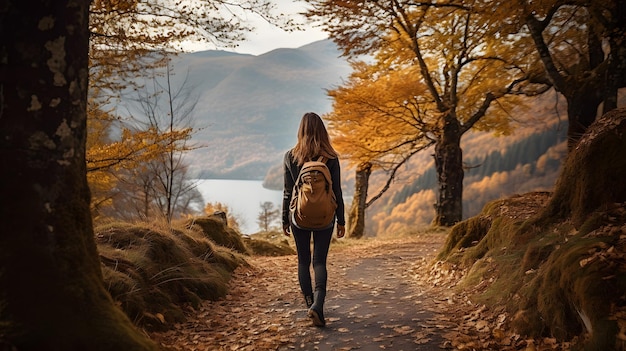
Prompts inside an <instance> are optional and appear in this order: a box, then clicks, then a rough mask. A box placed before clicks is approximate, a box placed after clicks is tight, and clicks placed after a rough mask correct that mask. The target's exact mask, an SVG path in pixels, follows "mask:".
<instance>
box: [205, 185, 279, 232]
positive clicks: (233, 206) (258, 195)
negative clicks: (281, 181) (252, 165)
mask: <svg viewBox="0 0 626 351" xmlns="http://www.w3.org/2000/svg"><path fill="white" fill-rule="evenodd" d="M196 182H197V184H198V191H200V194H202V197H203V198H204V203H205V204H206V203H209V202H211V203H216V202H220V203H222V204H224V205H226V206H228V207H229V208H230V210H231V211H232V213H231V215H233V216H234V217H235V218H237V222H238V223H239V227H240V229H241V233H242V234H252V233H256V232H258V231H259V230H260V228H259V225H258V223H257V217H258V216H259V213H260V212H261V204H262V203H264V202H266V201H269V202H271V203H273V204H274V208H275V209H279V210H281V209H282V201H283V200H282V199H283V192H282V190H280V191H278V190H269V189H266V188H264V187H263V181H261V180H232V179H197V180H196ZM275 225H277V226H280V225H281V222H280V221H277V222H276V223H275Z"/></svg>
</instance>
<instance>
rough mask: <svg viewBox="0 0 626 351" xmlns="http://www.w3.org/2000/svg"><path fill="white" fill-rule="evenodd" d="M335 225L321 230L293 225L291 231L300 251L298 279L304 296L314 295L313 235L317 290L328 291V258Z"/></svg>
mask: <svg viewBox="0 0 626 351" xmlns="http://www.w3.org/2000/svg"><path fill="white" fill-rule="evenodd" d="M333 229H334V226H331V227H330V228H328V229H324V230H319V231H310V230H304V229H299V228H296V227H295V226H293V225H292V226H291V232H292V233H293V238H294V240H295V242H296V250H297V251H298V281H299V282H300V289H302V293H303V294H304V296H312V295H313V287H312V286H311V270H310V269H311V268H310V267H311V235H313V272H314V273H315V290H316V291H323V292H326V279H327V273H326V258H327V257H328V248H329V247H330V240H331V238H332V236H333Z"/></svg>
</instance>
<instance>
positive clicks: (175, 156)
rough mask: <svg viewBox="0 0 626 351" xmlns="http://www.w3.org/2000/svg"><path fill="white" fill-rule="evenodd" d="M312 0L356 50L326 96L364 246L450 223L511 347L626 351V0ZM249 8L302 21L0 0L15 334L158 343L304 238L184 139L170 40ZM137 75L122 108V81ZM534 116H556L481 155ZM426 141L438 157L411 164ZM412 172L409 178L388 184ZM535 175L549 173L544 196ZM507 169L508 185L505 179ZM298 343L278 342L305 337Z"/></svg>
mask: <svg viewBox="0 0 626 351" xmlns="http://www.w3.org/2000/svg"><path fill="white" fill-rule="evenodd" d="M305 2H306V3H307V5H308V7H307V10H306V12H305V13H304V16H305V17H306V20H307V21H309V22H310V23H312V24H315V25H318V26H320V27H321V28H322V29H323V30H324V31H325V32H326V33H328V35H329V38H330V39H331V40H332V41H333V42H334V43H335V44H336V45H337V46H338V47H339V48H340V50H341V52H342V55H344V56H345V57H347V58H349V59H351V67H352V73H351V74H350V76H349V77H348V78H347V79H345V80H344V81H343V82H342V83H341V84H339V85H338V86H333V87H328V90H327V94H328V97H329V98H330V99H331V100H332V111H331V112H329V113H326V114H324V115H323V116H322V117H323V118H324V120H325V121H326V123H327V125H328V129H329V131H330V134H331V137H332V140H333V144H334V146H335V147H336V148H337V150H338V151H339V153H340V154H341V155H342V157H343V161H344V162H346V163H347V165H348V168H349V169H354V170H355V171H354V173H353V175H351V176H350V177H353V180H351V182H352V184H354V191H353V197H352V201H351V203H350V204H347V206H346V210H347V213H346V215H347V216H346V217H347V239H346V240H345V244H343V245H348V246H349V245H350V243H351V242H352V243H355V244H354V245H355V248H356V247H361V248H364V250H366V249H367V247H368V246H367V245H368V244H367V243H363V242H364V241H365V237H367V236H374V237H376V236H381V237H382V236H389V235H392V236H393V235H394V234H395V235H397V236H398V238H396V239H395V240H402V239H401V238H402V235H406V234H407V233H409V235H410V234H411V231H413V233H414V235H418V234H417V233H419V232H420V230H424V229H426V230H429V231H433V232H434V233H445V235H446V239H445V242H443V243H442V245H441V247H440V249H439V251H438V253H437V255H436V257H434V258H433V259H434V261H433V263H432V265H430V266H429V267H428V271H429V272H430V274H432V275H434V276H441V275H442V274H443V275H448V272H457V273H459V274H460V275H461V276H459V277H457V276H456V275H454V274H457V273H454V274H452V276H454V278H455V279H457V278H458V284H457V283H453V284H452V285H453V286H455V287H457V288H458V289H460V290H458V292H459V293H461V291H462V290H463V289H466V290H467V291H471V293H472V299H474V301H480V302H479V303H481V304H484V305H485V306H486V307H485V308H486V309H487V308H491V309H492V310H495V311H499V312H500V314H501V315H502V316H504V317H503V319H502V322H501V323H499V324H498V328H497V329H498V330H501V328H503V327H504V322H505V321H506V322H507V325H506V332H507V333H509V334H508V335H510V338H509V345H511V344H514V346H520V347H521V345H522V344H518V342H520V340H542V342H543V344H542V345H544V346H545V345H546V343H548V342H547V341H546V338H547V339H550V340H555V342H558V343H561V345H569V346H567V347H568V348H569V347H570V346H571V347H572V348H574V349H576V348H578V349H588V350H612V349H616V350H624V349H625V348H626V346H625V345H626V336H624V335H625V333H626V319H625V316H626V310H625V306H626V303H625V298H624V294H623V291H625V289H626V266H625V265H624V262H625V261H624V258H625V257H626V254H625V253H626V242H625V238H626V232H625V230H626V229H625V227H624V223H625V220H626V215H625V213H626V209H625V207H624V204H625V203H626V185H625V183H624V182H623V179H624V176H625V173H626V163H625V160H624V157H623V151H624V150H625V149H626V145H625V143H624V140H625V139H624V132H625V130H624V129H625V128H626V115H625V113H624V109H623V102H622V101H621V100H620V99H619V96H620V94H619V92H620V89H622V88H623V87H625V86H626V67H625V65H626V40H625V38H626V4H625V3H624V2H623V1H617V0H611V1H604V2H597V1H591V0H575V1H561V0H546V1H526V0H515V1H498V2H494V1H487V0H458V1H456V0H446V1H429V2H418V3H416V2H413V1H374V2H373V1H366V0H360V1H335V0H306V1H305ZM246 16H259V17H260V18H263V19H265V20H266V21H268V22H270V23H273V24H274V25H276V26H278V27H280V28H283V29H285V30H298V28H299V25H300V24H299V23H298V22H297V21H294V20H293V19H291V18H288V17H286V16H283V15H282V14H281V13H280V12H279V11H278V10H277V9H276V7H275V5H274V4H273V3H272V1H270V0H242V1H238V2H234V3H232V2H229V1H221V0H201V1H185V0H181V1H174V2H165V3H163V2H161V1H153V0H140V1H108V0H102V1H83V0H73V1H55V2H44V3H40V4H37V6H32V4H31V3H29V2H24V1H17V0H8V1H6V2H5V3H4V4H3V5H2V6H0V35H1V40H0V48H1V50H0V57H1V58H2V59H1V60H0V67H1V68H0V77H1V79H0V82H1V83H0V133H1V137H0V151H1V152H2V157H0V159H1V160H2V167H0V169H2V171H1V172H2V179H3V180H4V181H3V185H2V188H1V190H0V193H1V194H2V197H3V200H4V201H6V202H5V205H3V207H2V212H1V217H0V222H1V223H2V225H3V230H2V234H1V235H0V346H1V347H2V349H6V350H42V349H46V350H84V349H91V350H157V349H161V348H162V347H163V346H164V342H160V343H159V342H157V341H155V340H156V339H158V335H156V334H150V333H154V332H156V331H158V330H167V329H171V328H175V326H176V325H180V324H177V323H182V322H183V321H184V320H185V319H186V317H188V316H189V314H188V313H190V312H189V310H196V311H201V310H202V306H212V305H205V304H204V301H211V300H214V301H215V300H219V299H228V296H231V295H229V290H228V289H229V286H230V285H229V284H231V282H236V280H235V279H234V278H233V277H238V275H237V272H241V269H246V266H247V267H251V265H250V264H249V263H247V262H265V261H263V259H258V258H255V255H259V252H263V254H260V255H267V256H272V255H293V251H292V248H291V246H290V244H289V242H288V241H285V240H286V239H283V240H278V241H277V240H273V241H272V240H267V242H265V241H263V242H261V241H257V240H253V239H252V238H246V237H243V236H241V235H240V234H239V233H238V232H237V228H236V225H232V224H231V225H229V218H228V214H227V213H225V212H227V209H224V208H222V207H220V204H204V203H202V200H201V197H200V198H199V197H198V192H197V190H195V189H194V187H193V183H192V182H191V179H190V175H189V173H188V164H187V163H186V159H185V155H186V153H188V152H189V151H190V150H193V149H194V148H196V147H197V146H196V145H194V144H193V143H192V142H191V140H192V136H193V134H194V133H195V132H197V130H198V129H199V128H202V127H198V126H194V125H193V123H192V119H191V118H190V117H191V116H192V112H193V109H194V107H195V105H196V104H197V103H198V101H197V100H196V99H195V98H194V96H193V94H191V93H190V92H189V89H190V88H191V87H190V86H188V85H185V84H184V82H183V83H182V84H180V85H178V84H174V83H173V82H172V80H171V70H172V68H171V66H170V62H171V58H172V57H173V55H176V53H177V52H181V50H182V44H183V43H184V42H185V41H188V40H196V41H206V42H209V43H214V44H215V45H219V46H222V47H229V46H233V45H236V43H237V42H238V41H240V40H242V39H243V38H244V36H245V33H250V32H252V31H253V30H254V28H252V27H251V26H249V25H248V24H247V22H246V20H245V19H246ZM16 29H17V30H16ZM363 55H368V57H370V58H371V59H368V60H366V61H363V60H360V59H359V58H361V57H363ZM139 77H141V79H139ZM142 82H143V83H142ZM129 92H130V94H131V96H129V97H127V98H129V99H130V100H131V101H133V102H134V103H133V104H132V105H130V106H125V107H124V108H127V109H128V112H129V114H130V117H122V114H120V113H119V110H118V109H119V108H121V107H120V106H116V105H115V103H114V101H115V100H116V99H118V98H119V97H120V95H121V94H128V93H129ZM546 94H552V95H546ZM546 96H552V97H553V98H554V96H556V97H557V99H559V100H560V101H564V109H565V111H564V115H565V116H566V118H567V123H566V128H567V129H566V130H565V131H563V130H562V129H560V128H557V127H556V126H557V124H558V123H557V122H555V121H554V120H549V121H540V122H539V121H537V120H536V119H533V118H532V117H534V116H533V112H532V111H533V109H535V108H539V109H545V108H546V105H545V104H539V103H538V101H540V100H538V99H540V98H545V97H546ZM548 100H549V99H548ZM553 101H554V100H553ZM112 106H113V107H112ZM520 116H530V117H531V118H529V119H528V120H520ZM532 123H541V125H542V126H548V127H547V128H545V129H544V131H543V133H539V134H534V135H533V136H532V137H529V138H525V139H519V142H512V143H510V144H508V145H507V146H506V147H502V148H494V149H493V150H490V151H489V152H488V153H486V156H485V155H483V156H480V155H478V156H477V155H476V154H472V152H471V151H469V150H472V149H474V150H477V149H479V148H480V146H481V135H487V134H488V135H497V136H500V137H502V138H507V137H508V136H510V135H514V134H515V132H516V131H518V132H519V131H522V130H523V127H522V126H523V125H525V124H526V125H529V124H532ZM522 134H523V132H522ZM559 141H562V142H559ZM472 143H474V144H472ZM466 150H467V151H466ZM540 155H551V156H550V157H543V156H540ZM537 157H539V159H537ZM420 158H421V160H422V161H423V160H430V161H429V162H431V164H432V168H425V167H424V168H420V169H417V168H416V167H414V162H417V160H418V159H420ZM407 169H408V170H410V172H413V173H414V174H413V175H412V176H410V177H409V176H406V175H404V176H402V177H403V179H410V182H406V185H405V186H403V187H402V189H401V190H400V191H395V192H394V193H392V192H388V191H389V189H390V187H391V186H392V184H394V181H396V180H398V179H400V177H401V174H402V172H403V171H406V170H407ZM431 169H432V171H431ZM496 170H497V171H496ZM546 174H549V175H546ZM524 178H528V179H533V180H538V179H542V180H543V181H545V183H543V184H534V185H533V186H534V187H533V188H532V189H536V187H541V186H545V187H546V188H547V189H545V191H531V192H525V193H524V191H527V190H526V189H525V188H524V186H521V184H522V180H523V179H524ZM472 179H474V180H478V179H480V180H479V181H471V180H472ZM550 181H552V182H553V183H552V185H553V186H552V185H551V184H550ZM488 183H493V184H496V183H497V184H500V185H501V186H503V187H504V188H507V191H506V192H502V193H500V194H487V193H488V190H486V189H490V188H491V187H492V184H488ZM426 189H430V190H426ZM492 196H495V197H496V199H495V200H493V197H492ZM498 196H500V197H501V198H497V197H498ZM390 199H392V200H390ZM468 199H474V200H475V201H474V202H471V203H472V204H473V205H472V206H469V205H466V204H468V203H469V202H468V201H467V200H468ZM7 204H8V205H7ZM415 204H418V206H415ZM375 206H378V207H379V211H378V212H377V213H378V214H377V215H378V216H380V218H372V219H373V220H375V221H376V223H377V226H375V225H374V224H373V222H372V219H370V218H368V214H369V211H370V210H371V209H373V208H375ZM224 210H226V211H224ZM203 212H204V213H203ZM385 221H387V222H385ZM411 227H412V229H411ZM417 228H420V230H417ZM368 232H372V233H368ZM266 234H267V236H266V237H267V238H273V235H274V234H272V233H266ZM274 236H275V235H274ZM413 240H414V238H413ZM339 249H341V245H339ZM344 249H345V250H347V252H350V250H351V248H350V247H348V248H344ZM415 249H416V250H417V249H418V247H415ZM258 260H261V261H258ZM276 262H278V261H276ZM352 263H354V262H352ZM403 264H406V265H410V264H411V262H404V263H403ZM252 266H253V265H252ZM400 267H401V265H400ZM237 269H240V270H239V271H237ZM250 275H254V274H250ZM426 281H429V280H428V279H426ZM278 289H280V288H278ZM383 290H384V289H383ZM433 293H434V292H433ZM413 297H414V296H413V295H411V298H413ZM416 302H417V301H416ZM477 303H478V302H477ZM286 305H287V304H286ZM487 306H490V307H487ZM274 311H275V310H274ZM204 318H205V319H207V320H208V323H209V325H211V323H218V322H219V321H217V320H211V313H210V312H209V313H208V316H207V315H205V317H204ZM335 322H341V319H338V320H335ZM481 329H484V328H481ZM277 330H279V328H278V327H276V328H269V327H268V328H266V329H265V330H264V331H266V332H274V331H277ZM337 330H338V332H343V331H345V330H347V328H344V327H341V328H339V329H337ZM394 330H397V331H396V333H397V334H399V335H404V334H408V333H409V332H407V333H403V331H405V330H411V331H410V332H413V331H414V330H413V329H412V328H409V329H406V328H400V329H397V328H396V329H394ZM489 330H490V331H491V330H493V332H495V329H492V328H490V329H489ZM187 332H188V333H189V332H191V331H189V330H188V331H187ZM502 333H505V331H502ZM492 334H493V333H492ZM524 338H526V339H524ZM277 340H278V342H279V345H278V346H268V349H279V348H280V346H281V345H282V346H285V345H286V343H289V342H295V343H297V340H296V341H293V340H283V339H280V338H279V339H277ZM511 340H514V341H515V342H511ZM457 341H458V340H457ZM500 341H502V338H500V337H498V336H496V335H495V334H493V335H492V340H490V341H489V342H487V343H484V344H483V346H481V347H482V348H483V349H493V347H495V346H494V345H498V343H500ZM263 343H264V344H263V345H265V343H268V341H267V340H263ZM280 343H282V344H280ZM549 344H550V345H554V343H553V342H552V341H550V342H549ZM207 345H208V344H207ZM442 345H445V343H443V344H442ZM457 345H460V344H458V343H457ZM472 345H473V346H471V347H470V348H469V349H477V348H478V346H476V344H472ZM533 345H534V342H528V341H523V347H525V349H526V350H531V346H532V347H534V346H533ZM172 348H173V349H177V348H176V347H172ZM212 348H213V347H212V346H206V347H205V349H212ZM562 348H563V349H565V348H566V347H565V346H563V347H562ZM179 349H180V348H179ZM231 349H232V348H231ZM235 349H236V348H235ZM241 349H255V344H254V341H253V340H252V341H250V342H249V344H248V345H247V346H246V347H245V348H244V347H242V348H241ZM457 349H458V347H457ZM546 349H547V348H546Z"/></svg>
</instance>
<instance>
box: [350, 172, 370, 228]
mask: <svg viewBox="0 0 626 351" xmlns="http://www.w3.org/2000/svg"><path fill="white" fill-rule="evenodd" d="M371 174H372V164H371V163H369V162H366V163H362V164H360V165H359V166H358V167H357V169H356V182H355V185H354V188H355V189H354V198H353V199H352V205H351V206H350V213H349V215H348V237H349V238H356V239H359V238H362V237H363V235H364V234H365V204H366V202H367V189H368V186H369V179H370V175H371Z"/></svg>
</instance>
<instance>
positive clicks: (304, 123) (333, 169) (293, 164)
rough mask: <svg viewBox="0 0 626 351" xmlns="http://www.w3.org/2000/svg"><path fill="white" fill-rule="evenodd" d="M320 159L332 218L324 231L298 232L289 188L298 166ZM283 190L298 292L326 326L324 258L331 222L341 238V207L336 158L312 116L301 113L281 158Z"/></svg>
mask: <svg viewBox="0 0 626 351" xmlns="http://www.w3.org/2000/svg"><path fill="white" fill-rule="evenodd" d="M320 156H322V157H324V159H326V160H328V161H326V165H327V166H328V169H329V170H330V173H331V178H332V183H333V192H334V193H335V197H336V199H337V209H336V210H335V218H334V219H333V220H332V222H331V223H330V224H329V226H328V227H327V228H324V229H316V230H311V229H305V228H299V227H298V226H297V225H296V224H295V223H294V222H295V221H293V220H292V219H291V218H290V214H289V204H290V202H291V197H292V192H293V187H294V184H295V182H296V179H297V178H298V174H299V173H300V169H301V168H302V165H303V164H304V163H305V162H307V161H310V160H317V159H318V158H319V157H320ZM284 164H285V186H284V189H283V212H282V216H283V232H284V233H285V235H287V236H289V235H290V234H293V237H294V240H295V242H296V250H297V252H298V280H299V282H300V289H301V290H302V294H303V295H304V300H305V303H306V305H307V308H309V310H308V313H307V314H308V316H309V318H311V320H312V321H313V324H314V325H316V326H318V327H323V326H325V325H326V320H325V319H324V300H325V299H326V280H327V273H326V258H327V257H328V248H329V246H330V240H331V238H332V235H333V229H334V226H335V219H336V221H337V237H339V238H342V237H343V236H344V234H345V231H346V230H345V216H344V205H343V198H342V194H341V177H340V175H341V171H340V168H339V158H338V155H337V152H336V151H335V149H333V147H332V145H331V144H330V138H329V137H328V132H327V131H326V127H324V122H322V119H321V118H320V116H318V115H317V114H315V113H313V112H308V113H305V114H304V116H303V117H302V120H301V121H300V128H299V129H298V141H297V143H296V145H295V146H294V147H293V148H292V149H291V150H289V151H287V153H286V154H285V162H284ZM311 235H313V272H314V273H315V292H313V287H312V284H311V271H310V266H311Z"/></svg>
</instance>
